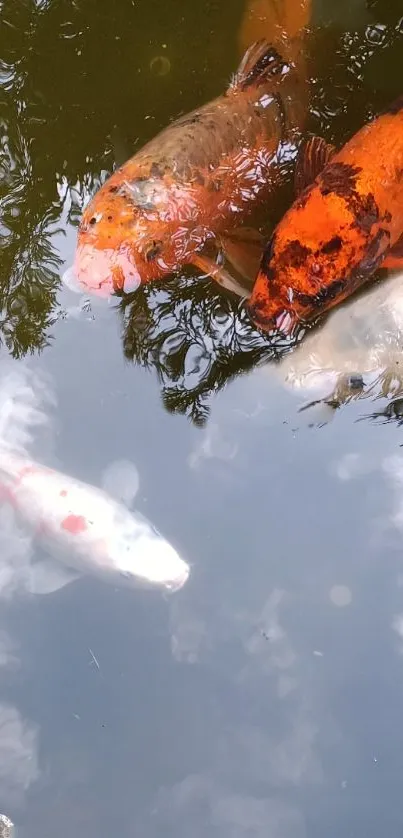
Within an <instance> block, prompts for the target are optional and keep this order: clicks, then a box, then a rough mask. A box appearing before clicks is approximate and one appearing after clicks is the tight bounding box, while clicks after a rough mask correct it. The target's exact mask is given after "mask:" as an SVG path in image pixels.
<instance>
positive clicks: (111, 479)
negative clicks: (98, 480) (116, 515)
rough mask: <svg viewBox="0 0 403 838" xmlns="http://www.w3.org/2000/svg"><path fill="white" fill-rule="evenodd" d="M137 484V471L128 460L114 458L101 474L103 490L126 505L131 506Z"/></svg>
mask: <svg viewBox="0 0 403 838" xmlns="http://www.w3.org/2000/svg"><path fill="white" fill-rule="evenodd" d="M139 485H140V477H139V473H138V471H137V469H136V466H135V465H134V463H132V462H130V460H115V462H114V463H111V464H110V465H109V466H108V467H107V468H106V469H105V471H104V473H103V475H102V488H103V490H104V491H105V492H107V494H108V495H112V497H114V498H116V500H118V501H121V502H123V503H124V504H126V506H131V504H132V502H133V500H134V498H135V497H136V494H137V492H138V489H139Z"/></svg>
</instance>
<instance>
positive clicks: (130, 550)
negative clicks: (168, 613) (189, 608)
mask: <svg viewBox="0 0 403 838" xmlns="http://www.w3.org/2000/svg"><path fill="white" fill-rule="evenodd" d="M109 553H110V559H111V560H112V562H113V565H114V567H115V570H117V571H118V572H119V575H120V579H121V581H122V582H123V583H124V584H125V585H128V586H129V587H135V588H138V587H139V586H140V587H151V588H153V587H155V588H162V589H164V590H166V591H171V592H173V591H178V590H179V589H180V588H182V587H183V585H185V583H186V582H187V580H188V578H189V574H190V568H189V565H188V564H187V563H186V562H185V561H184V560H183V559H182V558H181V557H180V556H179V554H178V553H177V551H176V550H175V548H174V547H173V546H172V545H171V544H170V543H169V542H168V541H167V540H166V539H165V538H164V537H163V536H162V535H161V534H160V533H159V532H158V530H156V529H155V528H154V527H153V526H152V524H150V523H149V522H148V521H147V520H146V519H145V518H143V517H142V516H141V515H140V514H139V513H138V512H136V516H135V519H133V522H132V523H130V522H126V526H125V527H124V529H123V530H121V531H120V533H119V536H118V537H117V538H116V539H115V541H114V543H113V544H112V545H111V547H110V550H109Z"/></svg>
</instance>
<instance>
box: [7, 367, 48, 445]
mask: <svg viewBox="0 0 403 838" xmlns="http://www.w3.org/2000/svg"><path fill="white" fill-rule="evenodd" d="M46 401H47V402H53V403H54V398H53V396H52V393H51V390H50V388H49V387H48V384H47V382H46V381H45V377H44V376H42V375H41V376H40V375H39V373H37V372H34V371H33V370H32V369H30V368H28V366H25V365H20V366H19V367H18V369H16V368H14V367H13V366H11V365H10V366H8V365H7V364H5V365H3V366H2V368H1V369H0V454H1V455H4V453H5V452H7V451H8V452H14V453H16V454H17V453H18V454H19V455H20V456H21V455H23V456H28V455H27V451H28V449H29V447H30V445H31V444H32V441H33V434H34V430H35V428H37V427H38V426H41V425H42V426H44V425H47V424H48V414H47V412H46V411H45V410H44V409H43V408H44V402H46Z"/></svg>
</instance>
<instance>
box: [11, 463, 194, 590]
mask: <svg viewBox="0 0 403 838" xmlns="http://www.w3.org/2000/svg"><path fill="white" fill-rule="evenodd" d="M1 496H2V497H3V499H4V500H5V501H8V502H9V503H10V504H11V505H12V507H13V509H14V510H15V511H16V512H17V513H19V515H20V517H21V519H22V521H23V522H25V524H28V525H29V526H30V527H31V528H32V530H33V532H34V535H35V536H36V537H37V538H38V539H39V540H40V543H41V546H43V547H45V549H46V552H47V553H48V554H49V555H50V556H51V557H52V559H57V558H59V559H61V560H62V562H63V563H64V565H65V568H66V569H65V570H64V569H63V570H61V569H60V568H59V567H58V566H57V564H56V563H55V562H54V561H51V560H49V561H47V560H46V561H39V562H36V563H33V564H32V565H31V566H30V568H29V574H30V580H29V584H28V588H29V590H30V591H32V592H33V593H48V592H50V591H54V590H57V589H58V588H61V587H63V586H64V585H65V584H67V583H68V582H70V581H73V580H74V579H76V578H77V576H79V575H81V574H95V575H96V576H99V577H101V578H103V579H105V580H109V581H110V582H112V583H115V584H122V585H128V586H129V587H138V586H139V585H140V586H146V587H159V588H162V589H165V590H167V591H177V590H179V589H180V588H181V587H182V586H183V585H184V584H185V582H186V581H187V579H188V576H189V566H188V565H187V563H186V562H185V561H184V560H183V559H181V558H180V556H179V555H178V553H177V552H176V550H175V549H174V548H173V547H172V546H171V544H169V542H168V541H166V539H165V538H164V537H163V536H162V535H161V534H160V533H159V532H158V531H157V530H156V529H155V527H154V526H153V525H152V524H151V523H150V522H149V521H148V520H147V518H145V517H144V516H143V515H142V514H141V513H140V512H138V511H135V512H132V511H130V510H129V509H128V508H127V507H126V506H125V505H124V504H123V503H119V502H118V501H117V500H115V499H114V498H113V497H112V496H111V495H109V494H108V493H107V492H106V491H104V490H102V489H98V488H96V487H94V486H91V485H89V484H87V483H83V482H82V481H80V480H77V479H75V478H73V477H69V476H67V475H65V474H62V473H61V472H58V471H56V470H54V469H52V468H47V467H46V466H43V465H40V464H39V463H36V462H34V461H31V460H29V459H28V458H25V457H24V456H21V455H20V454H18V453H14V452H13V451H8V450H7V449H1V448H0V498H1Z"/></svg>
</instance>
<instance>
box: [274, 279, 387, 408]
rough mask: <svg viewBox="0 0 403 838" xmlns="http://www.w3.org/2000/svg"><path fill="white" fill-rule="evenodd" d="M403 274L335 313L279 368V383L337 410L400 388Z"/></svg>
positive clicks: (284, 359)
mask: <svg viewBox="0 0 403 838" xmlns="http://www.w3.org/2000/svg"><path fill="white" fill-rule="evenodd" d="M402 345H403V273H400V274H396V273H392V274H391V275H390V276H389V277H388V278H387V279H386V280H384V281H383V282H382V283H379V284H376V285H375V286H374V287H373V288H371V289H370V290H369V291H368V292H367V293H364V294H361V295H360V296H359V297H357V298H355V299H352V300H350V301H349V302H348V303H347V304H345V305H344V306H342V307H340V308H338V309H335V311H334V312H333V313H331V314H330V315H329V317H328V319H327V321H326V322H325V323H324V324H323V325H322V326H321V327H320V328H318V329H315V330H313V331H312V332H308V334H306V335H305V337H304V338H303V340H302V341H301V344H300V345H299V346H298V347H297V348H296V349H295V350H294V351H292V352H290V353H289V354H288V355H286V356H285V357H284V358H283V359H282V361H281V362H280V364H279V365H278V373H279V375H280V376H281V379H282V381H283V382H284V383H285V384H286V385H288V386H290V387H292V388H295V389H300V390H301V391H304V392H305V393H309V392H310V393H311V394H313V393H315V394H316V395H318V396H325V398H323V399H321V401H322V402H327V403H328V404H330V406H332V407H338V406H339V405H340V404H342V403H343V402H345V401H348V400H349V399H350V398H352V397H354V395H357V394H359V395H361V393H362V395H367V394H370V393H371V395H383V396H385V397H387V396H390V395H397V394H398V393H399V392H401V391H402V389H403V353H402Z"/></svg>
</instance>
